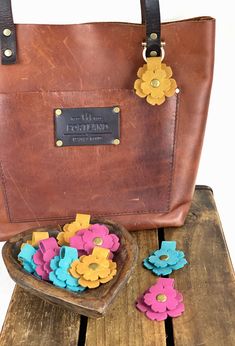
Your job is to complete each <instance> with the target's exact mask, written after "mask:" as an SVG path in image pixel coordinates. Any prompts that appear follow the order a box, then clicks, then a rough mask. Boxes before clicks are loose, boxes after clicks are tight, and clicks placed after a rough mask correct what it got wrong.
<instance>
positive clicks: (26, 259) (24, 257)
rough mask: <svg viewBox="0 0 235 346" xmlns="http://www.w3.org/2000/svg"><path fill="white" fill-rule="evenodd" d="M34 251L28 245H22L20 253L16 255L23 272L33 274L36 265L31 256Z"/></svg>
mask: <svg viewBox="0 0 235 346" xmlns="http://www.w3.org/2000/svg"><path fill="white" fill-rule="evenodd" d="M36 251H37V250H36V249H35V248H34V247H33V246H32V245H30V244H23V246H22V248H21V250H20V253H19V254H18V256H17V257H18V260H19V261H20V262H21V264H22V266H23V268H24V270H26V271H27V272H28V273H32V274H34V273H35V270H36V264H35V262H34V260H33V256H34V254H35V253H36Z"/></svg>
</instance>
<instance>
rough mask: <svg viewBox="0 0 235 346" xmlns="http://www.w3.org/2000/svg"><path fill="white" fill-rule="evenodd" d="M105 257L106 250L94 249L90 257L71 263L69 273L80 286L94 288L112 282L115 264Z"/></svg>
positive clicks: (115, 271) (115, 269)
mask: <svg viewBox="0 0 235 346" xmlns="http://www.w3.org/2000/svg"><path fill="white" fill-rule="evenodd" d="M107 257H108V250H107V249H102V248H94V250H93V252H92V254H91V255H89V256H81V257H80V258H79V260H77V261H75V262H73V263H72V265H71V268H70V270H69V271H70V273H71V275H72V276H73V277H74V278H76V279H77V280H78V283H79V284H80V285H81V286H83V287H88V288H96V287H98V286H99V285H100V284H104V283H106V282H109V281H110V280H112V279H113V277H114V276H115V275H116V273H117V264H116V263H115V262H113V261H112V260H109V259H108V258H107Z"/></svg>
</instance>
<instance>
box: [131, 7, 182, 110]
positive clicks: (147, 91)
mask: <svg viewBox="0 0 235 346" xmlns="http://www.w3.org/2000/svg"><path fill="white" fill-rule="evenodd" d="M153 6H154V7H155V9H157V11H156V16H154V17H153V18H151V21H149V20H146V40H145V42H144V43H142V45H143V47H144V49H143V58H144V60H145V62H146V64H144V65H143V67H140V68H139V70H138V72H137V76H138V77H139V78H138V79H137V80H136V81H135V84H134V89H135V92H136V94H137V95H138V96H139V97H142V98H146V101H147V102H148V103H149V104H151V105H153V106H155V105H158V106H160V105H161V104H163V103H164V102H165V101H166V97H171V96H173V95H174V94H175V93H178V92H179V89H177V84H176V81H175V79H173V78H172V75H173V73H172V69H171V67H170V66H167V65H166V64H164V63H163V60H164V57H165V50H164V45H165V42H162V40H161V18H160V8H159V1H156V2H152V1H145V13H151V11H152V10H153V8H152V7H153ZM147 19H148V17H147Z"/></svg>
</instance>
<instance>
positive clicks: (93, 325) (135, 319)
mask: <svg viewBox="0 0 235 346" xmlns="http://www.w3.org/2000/svg"><path fill="white" fill-rule="evenodd" d="M132 235H133V236H134V237H136V240H137V243H138V246H139V258H138V263H137V267H136V269H135V272H134V274H133V276H132V278H131V280H130V282H129V283H128V285H127V286H126V287H125V288H124V289H123V291H122V292H121V293H120V296H119V297H118V298H117V300H116V301H115V302H114V303H113V306H112V307H111V308H110V311H108V312H107V315H106V316H105V317H103V318H101V319H98V320H92V319H89V320H88V326H87V336H86V346H110V345H125V346H156V345H158V346H162V345H166V336H165V325H164V322H159V323H153V322H151V321H149V320H148V319H147V318H146V317H145V316H144V314H142V313H140V312H139V311H137V310H136V308H135V300H136V298H137V297H138V296H139V295H141V294H142V293H143V292H144V291H145V290H146V289H147V288H148V287H149V286H150V285H151V284H153V283H155V281H156V278H155V277H154V276H153V275H151V273H150V272H149V271H148V270H146V269H144V268H143V267H142V260H143V258H144V257H146V256H147V255H148V254H149V252H151V251H152V250H154V249H156V248H157V247H158V239H157V236H156V231H154V230H153V231H149V230H148V231H139V232H135V233H132Z"/></svg>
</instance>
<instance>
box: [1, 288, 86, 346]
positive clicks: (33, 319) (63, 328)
mask: <svg viewBox="0 0 235 346" xmlns="http://www.w3.org/2000/svg"><path fill="white" fill-rule="evenodd" d="M79 327H80V316H79V315H77V314H75V313H73V312H70V311H67V310H64V309H63V308H60V307H58V306H55V305H52V304H49V303H47V302H45V301H43V300H42V299H41V298H38V297H36V296H34V295H32V294H30V293H28V292H26V291H25V290H23V289H22V288H20V287H19V286H16V288H15V290H14V292H13V295H12V299H11V303H10V305H9V308H8V312H7V316H6V319H5V322H4V325H3V328H2V333H1V336H0V345H1V346H10V345H17V346H23V345H24V346H29V345H30V346H55V345H56V346H65V345H69V346H77V345H78V337H79Z"/></svg>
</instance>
